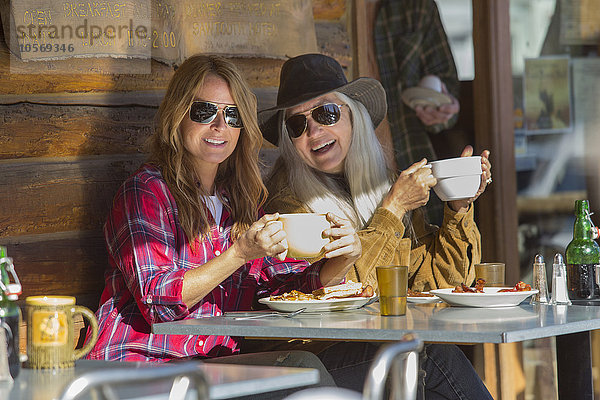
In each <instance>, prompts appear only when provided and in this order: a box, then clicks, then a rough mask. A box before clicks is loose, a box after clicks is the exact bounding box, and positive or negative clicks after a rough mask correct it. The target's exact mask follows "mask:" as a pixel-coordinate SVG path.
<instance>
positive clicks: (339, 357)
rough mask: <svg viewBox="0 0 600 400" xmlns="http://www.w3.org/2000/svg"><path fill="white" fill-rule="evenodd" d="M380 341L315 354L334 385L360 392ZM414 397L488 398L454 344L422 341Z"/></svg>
mask: <svg viewBox="0 0 600 400" xmlns="http://www.w3.org/2000/svg"><path fill="white" fill-rule="evenodd" d="M380 346H381V345H380V344H372V343H363V342H342V343H337V344H335V345H333V346H331V347H328V348H327V349H325V350H324V351H322V352H320V353H318V354H317V356H318V357H319V358H320V359H321V361H322V362H323V365H325V367H326V368H327V370H328V371H329V373H330V374H331V375H332V376H333V379H335V383H336V384H337V385H338V386H341V387H344V388H348V389H352V390H355V391H359V392H362V389H363V384H364V382H365V378H366V375H367V373H368V371H369V367H370V365H371V362H372V360H373V358H374V357H375V353H376V352H377V350H378V349H379V347H380ZM417 399H419V400H422V399H428V400H437V399H462V400H467V399H469V400H486V399H490V400H493V399H492V396H491V395H490V393H489V392H488V390H487V388H486V387H485V385H484V384H483V382H482V381H481V379H480V378H479V375H477V372H475V369H474V368H473V366H472V365H471V362H470V361H469V360H468V359H467V357H466V356H465V355H464V353H463V352H462V351H461V350H460V349H459V348H458V347H457V346H455V345H449V344H428V345H425V347H424V349H423V351H422V352H421V354H420V357H419V386H418V393H417Z"/></svg>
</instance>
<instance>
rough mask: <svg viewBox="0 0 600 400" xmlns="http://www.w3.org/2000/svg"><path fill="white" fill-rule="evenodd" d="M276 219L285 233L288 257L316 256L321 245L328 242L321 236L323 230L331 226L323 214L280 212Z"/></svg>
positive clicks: (319, 252)
mask: <svg viewBox="0 0 600 400" xmlns="http://www.w3.org/2000/svg"><path fill="white" fill-rule="evenodd" d="M278 221H280V222H281V223H282V224H283V230H284V231H285V233H286V235H287V243H288V256H289V257H292V258H314V257H318V256H319V255H321V253H322V251H323V246H325V245H326V244H327V243H329V239H328V238H324V237H323V231H324V230H325V229H328V228H329V227H331V224H330V223H329V221H327V217H326V216H325V214H317V213H297V214H280V215H279V219H278Z"/></svg>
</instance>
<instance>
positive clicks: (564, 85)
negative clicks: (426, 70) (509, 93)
mask: <svg viewBox="0 0 600 400" xmlns="http://www.w3.org/2000/svg"><path fill="white" fill-rule="evenodd" d="M510 31H511V46H512V50H511V53H512V71H513V87H514V112H515V114H514V115H515V118H514V126H515V155H516V170H517V191H518V207H519V252H520V258H521V272H522V275H523V276H524V277H528V276H529V275H530V274H531V264H532V262H533V258H534V256H535V254H538V253H539V254H542V255H543V256H544V257H545V258H546V260H547V265H550V266H551V260H552V258H553V257H554V255H555V254H556V253H562V254H563V255H564V252H565V249H566V246H567V244H568V243H569V241H570V240H571V238H572V230H573V221H574V216H573V207H574V204H575V200H576V199H589V200H590V206H591V207H590V208H591V209H592V211H597V212H598V211H600V205H599V204H598V203H599V197H600V196H599V195H600V193H599V191H598V185H597V183H596V182H597V181H598V171H599V170H600V169H599V168H598V166H599V164H598V161H597V159H598V156H597V155H596V154H595V153H596V151H594V150H593V149H594V148H595V149H598V148H599V147H598V146H599V143H598V139H597V138H596V137H597V136H598V135H597V132H598V130H599V129H600V120H599V117H597V114H598V110H597V106H596V105H595V104H597V103H596V101H595V96H597V94H598V93H600V59H599V58H598V51H597V50H598V44H599V43H600V3H598V2H590V1H585V0H512V1H511V2H510ZM590 103H594V105H592V104H590ZM593 218H596V217H595V216H594V217H593ZM595 222H596V223H598V221H595ZM548 270H549V271H547V272H548V273H550V271H551V268H548Z"/></svg>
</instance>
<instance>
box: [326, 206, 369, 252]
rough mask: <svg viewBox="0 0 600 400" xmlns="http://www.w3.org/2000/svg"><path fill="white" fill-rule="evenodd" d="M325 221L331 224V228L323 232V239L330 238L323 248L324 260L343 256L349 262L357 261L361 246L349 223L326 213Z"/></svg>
mask: <svg viewBox="0 0 600 400" xmlns="http://www.w3.org/2000/svg"><path fill="white" fill-rule="evenodd" d="M327 220H328V221H329V222H330V223H331V228H329V229H325V230H324V231H323V237H328V238H330V239H331V242H329V243H327V244H326V245H325V246H323V250H324V251H325V258H333V257H340V256H343V257H345V258H347V259H349V260H358V258H359V257H360V256H361V254H362V245H361V243H360V238H359V237H358V234H357V233H356V229H354V227H353V226H352V224H351V223H350V221H348V220H347V219H343V218H340V217H338V216H336V215H334V214H332V213H327Z"/></svg>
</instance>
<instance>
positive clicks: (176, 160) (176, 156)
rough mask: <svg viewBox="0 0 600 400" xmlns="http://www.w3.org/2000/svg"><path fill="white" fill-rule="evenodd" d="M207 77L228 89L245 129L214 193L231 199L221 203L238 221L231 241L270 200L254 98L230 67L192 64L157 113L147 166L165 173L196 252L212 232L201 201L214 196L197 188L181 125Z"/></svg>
mask: <svg viewBox="0 0 600 400" xmlns="http://www.w3.org/2000/svg"><path fill="white" fill-rule="evenodd" d="M208 75H216V76H218V77H220V78H222V79H223V80H225V81H226V82H227V83H228V85H229V89H230V91H231V95H232V97H233V100H234V101H235V104H236V105H237V106H238V109H239V111H240V115H241V118H242V122H243V125H244V127H243V128H242V130H241V132H240V136H239V139H238V143H237V146H236V147H235V150H234V151H233V153H232V154H231V156H230V157H228V158H227V160H225V161H224V162H222V163H221V164H220V165H219V167H218V170H217V176H216V177H215V192H216V194H217V195H218V196H221V191H223V192H225V193H226V194H227V199H223V198H221V201H222V202H223V205H224V207H225V208H226V209H227V210H228V211H229V212H230V213H231V216H232V219H233V221H235V222H234V224H233V227H232V231H231V234H232V238H233V240H235V239H237V238H238V237H239V236H240V235H241V234H242V233H243V232H244V231H246V230H247V229H248V228H249V227H250V225H251V224H252V223H253V222H254V221H256V220H257V218H258V207H260V206H262V204H263V203H264V201H265V198H266V188H265V186H264V184H263V182H262V179H261V176H260V170H259V167H258V152H259V150H260V146H261V144H262V135H261V133H260V129H259V127H258V123H257V117H256V96H255V95H254V93H252V91H251V90H250V88H249V87H248V84H247V83H246V81H245V80H244V78H243V77H242V75H241V74H240V72H239V71H238V69H237V67H236V66H235V65H234V64H233V63H232V62H231V61H229V60H227V59H225V58H222V57H218V56H207V55H195V56H192V57H190V58H188V59H187V60H185V61H184V62H183V63H182V64H181V66H180V67H179V68H177V70H176V71H175V74H174V75H173V77H172V78H171V81H170V82H169V86H168V88H167V92H166V94H165V97H164V99H163V101H162V103H161V104H160V107H159V108H158V112H157V115H156V128H155V131H154V134H153V135H152V137H151V138H150V141H149V151H150V158H149V161H150V162H152V163H154V164H156V165H157V166H158V167H159V168H160V169H161V171H162V175H163V178H164V179H165V181H166V182H167V185H168V186H169V189H170V191H171V194H172V195H173V197H174V198H175V202H176V203H177V208H178V210H179V215H178V218H179V222H180V223H181V226H182V228H183V230H184V232H185V234H186V236H187V238H188V241H189V243H190V245H192V246H193V244H194V243H195V238H196V237H198V235H201V236H203V235H207V234H208V233H209V231H210V225H209V222H208V213H209V212H210V211H208V212H207V209H206V207H205V206H204V201H203V197H202V196H208V195H212V194H213V193H206V191H205V190H203V189H202V185H199V184H198V178H197V176H196V174H195V173H194V168H193V163H192V155H191V154H190V153H189V152H188V151H187V150H186V148H185V147H184V141H183V135H182V132H181V129H180V125H181V122H182V121H183V119H184V118H185V117H186V115H187V113H188V112H189V109H190V106H191V105H192V102H193V101H194V96H195V95H196V93H197V92H198V91H199V90H200V89H201V87H202V85H203V83H204V79H205V78H206V76H208Z"/></svg>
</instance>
